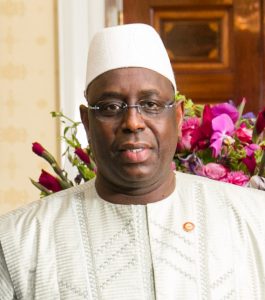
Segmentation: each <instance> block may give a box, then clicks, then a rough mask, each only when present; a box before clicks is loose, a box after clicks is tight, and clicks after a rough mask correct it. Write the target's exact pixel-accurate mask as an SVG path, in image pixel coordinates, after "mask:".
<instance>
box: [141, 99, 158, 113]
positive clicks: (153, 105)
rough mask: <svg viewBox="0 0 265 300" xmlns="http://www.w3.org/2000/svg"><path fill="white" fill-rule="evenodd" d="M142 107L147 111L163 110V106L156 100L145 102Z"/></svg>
mask: <svg viewBox="0 0 265 300" xmlns="http://www.w3.org/2000/svg"><path fill="white" fill-rule="evenodd" d="M140 105H141V106H142V108H143V109H145V110H150V111H157V110H160V109H161V104H160V103H159V102H158V101H155V100H145V101H141V103H140Z"/></svg>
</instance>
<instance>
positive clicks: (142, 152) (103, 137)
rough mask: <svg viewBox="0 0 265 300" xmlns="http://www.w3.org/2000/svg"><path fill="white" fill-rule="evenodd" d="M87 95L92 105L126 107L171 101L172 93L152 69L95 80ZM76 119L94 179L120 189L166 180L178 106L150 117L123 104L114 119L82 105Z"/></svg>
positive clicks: (118, 71) (124, 70)
mask: <svg viewBox="0 0 265 300" xmlns="http://www.w3.org/2000/svg"><path fill="white" fill-rule="evenodd" d="M87 99H88V103H89V105H91V106H93V105H96V104H98V103H102V102H105V101H110V100H111V99H116V100H117V101H119V102H120V101H122V102H124V103H126V104H128V105H135V104H138V103H142V102H143V101H145V100H146V99H150V101H152V99H153V100H158V101H160V102H162V103H163V104H169V103H172V102H173V101H174V92H173V88H172V85H171V83H170V81H169V80H168V79H167V78H165V77H163V76H161V75H160V74H158V73H156V72H154V71H151V70H148V69H144V68H122V69H116V70H112V71H109V72H106V73H104V74H102V75H100V76H99V77H98V78H97V79H95V80H94V81H93V82H92V83H91V85H90V86H89V88H88V91H87ZM147 101H149V100H147ZM150 103H151V104H152V102H150ZM81 117H82V121H83V124H84V126H85V129H86V132H87V135H88V136H89V139H90V145H91V148H92V151H93V154H94V157H95V160H96V164H97V176H98V177H101V178H104V180H105V181H106V180H107V181H108V183H110V184H112V185H114V186H118V187H119V186H120V187H122V188H123V189H124V188H125V190H126V188H127V189H130V188H141V187H143V186H144V185H152V184H157V183H159V182H163V181H164V180H166V179H167V176H168V175H169V174H170V172H171V171H170V164H171V161H172V158H173V155H174V152H175V149H176V144H177V136H178V131H179V125H180V121H181V117H182V110H181V107H180V106H178V107H175V106H173V107H172V108H165V109H164V111H163V112H162V113H161V114H157V115H153V116H148V115H146V114H143V113H139V112H138V110H137V108H135V107H134V108H128V109H126V110H125V111H124V112H123V113H122V114H120V115H119V117H117V118H115V117H114V118H112V117H111V118H105V119H104V118H103V119H102V118H100V117H99V115H98V112H97V111H95V110H89V111H87V109H84V107H83V109H81Z"/></svg>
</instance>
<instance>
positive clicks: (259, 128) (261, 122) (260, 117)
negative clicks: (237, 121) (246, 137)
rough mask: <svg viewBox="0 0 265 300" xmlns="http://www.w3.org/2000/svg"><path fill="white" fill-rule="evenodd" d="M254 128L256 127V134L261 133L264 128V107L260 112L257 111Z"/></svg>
mask: <svg viewBox="0 0 265 300" xmlns="http://www.w3.org/2000/svg"><path fill="white" fill-rule="evenodd" d="M255 128H256V131H257V134H261V133H262V131H263V130H264V129H265V107H264V109H263V110H262V111H261V112H259V114H258V116H257V121H256V124H255Z"/></svg>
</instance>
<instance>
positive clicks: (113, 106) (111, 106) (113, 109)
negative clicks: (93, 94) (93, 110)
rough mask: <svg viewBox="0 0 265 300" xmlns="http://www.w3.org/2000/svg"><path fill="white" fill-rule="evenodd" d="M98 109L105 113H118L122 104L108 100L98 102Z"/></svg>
mask: <svg viewBox="0 0 265 300" xmlns="http://www.w3.org/2000/svg"><path fill="white" fill-rule="evenodd" d="M98 107H99V110H100V111H101V112H102V113H105V114H113V113H118V112H120V111H121V110H122V108H123V105H122V103H119V102H108V103H100V104H98Z"/></svg>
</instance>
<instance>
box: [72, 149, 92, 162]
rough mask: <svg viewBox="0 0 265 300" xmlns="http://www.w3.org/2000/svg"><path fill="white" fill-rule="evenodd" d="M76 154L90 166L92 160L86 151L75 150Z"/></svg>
mask: <svg viewBox="0 0 265 300" xmlns="http://www.w3.org/2000/svg"><path fill="white" fill-rule="evenodd" d="M75 154H76V155H77V156H78V157H79V158H80V159H81V160H82V161H83V162H84V163H86V164H90V158H89V155H88V154H87V152H86V150H84V149H82V148H75Z"/></svg>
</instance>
